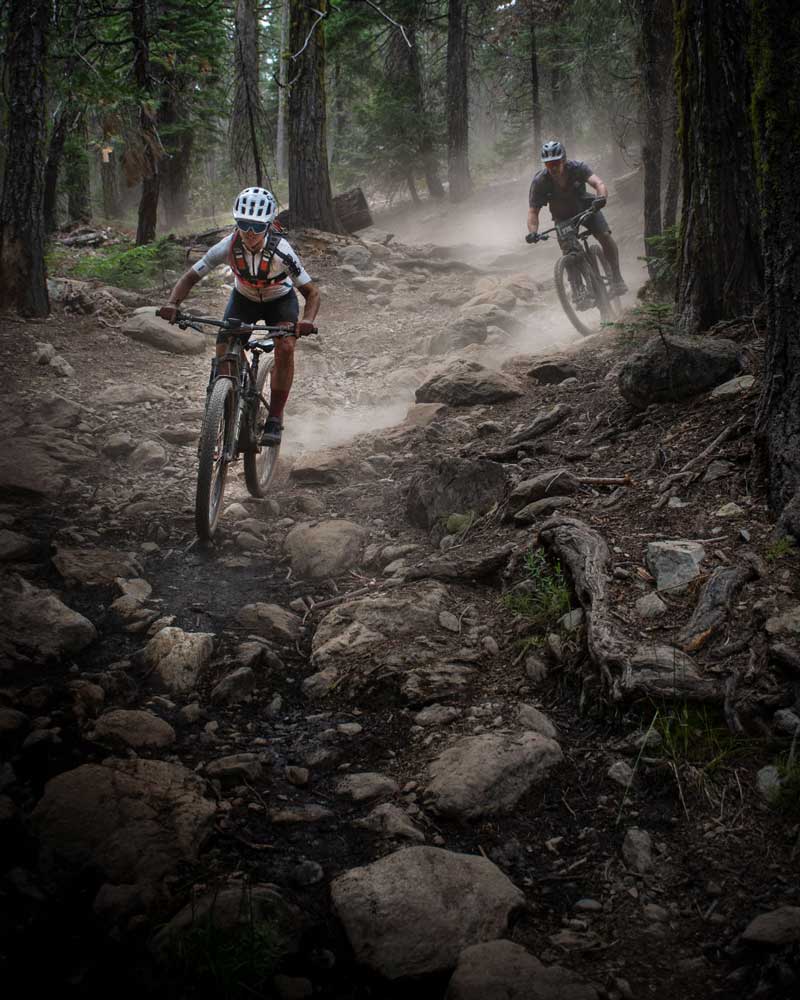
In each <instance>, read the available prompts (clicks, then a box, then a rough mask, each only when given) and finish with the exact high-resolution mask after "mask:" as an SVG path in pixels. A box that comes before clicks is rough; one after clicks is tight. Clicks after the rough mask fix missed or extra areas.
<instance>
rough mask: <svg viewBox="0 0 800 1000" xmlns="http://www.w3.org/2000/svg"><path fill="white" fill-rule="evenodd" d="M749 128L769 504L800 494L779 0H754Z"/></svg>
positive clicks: (787, 53) (798, 205) (795, 41)
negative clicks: (759, 243) (758, 213)
mask: <svg viewBox="0 0 800 1000" xmlns="http://www.w3.org/2000/svg"><path fill="white" fill-rule="evenodd" d="M753 14H754V23H753V37H754V38H755V39H757V40H758V41H757V44H755V45H754V46H753V47H752V50H751V51H752V54H753V69H754V75H755V94H754V100H753V132H754V135H755V137H756V143H755V146H756V150H757V156H758V177H759V186H760V189H761V198H762V206H763V215H762V219H763V233H764V248H765V253H764V258H765V264H766V281H765V284H766V301H767V351H766V370H765V373H764V388H763V391H762V395H761V400H760V405H759V412H758V417H757V421H756V430H757V436H758V440H759V444H760V451H761V454H762V457H763V458H764V459H765V460H766V467H767V470H768V483H769V500H770V506H771V508H772V510H773V512H774V513H776V514H777V513H779V512H780V511H782V510H783V509H784V508H785V507H786V505H787V504H788V503H789V502H790V501H791V499H792V498H793V497H795V498H798V499H797V500H796V501H795V506H796V505H797V503H798V500H800V337H798V329H799V328H800V299H799V298H798V289H800V253H798V235H797V234H798V232H800V202H798V199H797V194H796V192H795V191H794V188H793V185H792V183H791V182H790V181H791V179H792V178H794V177H797V176H798V174H797V171H798V170H800V119H798V115H797V101H796V99H794V100H790V99H789V98H790V94H789V93H787V88H788V89H789V90H793V91H794V93H795V94H796V88H797V77H796V73H797V66H798V65H799V64H800V62H799V61H800V13H798V10H797V7H796V6H794V5H790V4H786V3H784V2H782V0H758V2H755V0H753Z"/></svg>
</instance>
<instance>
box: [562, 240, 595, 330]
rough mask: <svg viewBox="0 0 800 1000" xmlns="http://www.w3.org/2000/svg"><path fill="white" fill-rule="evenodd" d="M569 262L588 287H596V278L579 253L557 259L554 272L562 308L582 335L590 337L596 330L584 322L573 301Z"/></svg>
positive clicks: (564, 255)
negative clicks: (568, 268)
mask: <svg viewBox="0 0 800 1000" xmlns="http://www.w3.org/2000/svg"><path fill="white" fill-rule="evenodd" d="M568 256H572V257H573V258H574V259H573V260H572V261H568ZM569 263H571V264H572V266H573V267H574V268H575V271H576V273H577V274H579V276H580V278H581V280H582V281H583V282H584V284H585V285H586V287H587V288H588V289H592V290H593V289H594V279H593V275H592V274H591V268H590V267H589V265H588V263H587V262H586V261H585V260H584V259H583V257H582V256H580V255H578V254H572V255H567V254H563V255H562V256H561V257H559V258H558V260H557V261H556V266H555V270H554V274H553V276H554V278H555V283H556V294H557V295H558V301H559V302H560V303H561V308H562V309H563V310H564V312H565V313H566V315H567V319H568V320H569V321H570V323H572V325H573V326H574V327H575V329H576V330H577V331H578V333H579V334H580V335H581V336H582V337H590V336H591V335H592V334H593V333H595V331H594V330H593V329H592V328H591V327H590V326H587V324H586V323H584V322H583V320H582V319H581V318H580V316H579V315H578V313H577V311H576V309H575V306H574V304H573V302H572V285H571V284H570V280H569V274H568V272H567V267H568V265H569Z"/></svg>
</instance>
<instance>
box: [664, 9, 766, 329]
mask: <svg viewBox="0 0 800 1000" xmlns="http://www.w3.org/2000/svg"><path fill="white" fill-rule="evenodd" d="M748 6H749V0H726V2H725V4H724V11H725V16H724V17H720V16H719V15H720V3H719V2H718V0H678V3H677V4H676V8H675V9H676V24H675V31H676V45H677V58H676V71H677V98H678V110H679V114H680V130H679V131H680V134H681V140H682V146H681V154H682V163H683V211H682V216H683V218H682V228H683V231H682V241H681V246H680V250H679V261H678V290H677V310H678V323H679V327H680V329H681V330H682V331H683V332H684V333H696V332H698V331H700V330H706V329H708V327H710V326H712V325H713V324H714V323H716V322H717V321H718V320H721V319H732V318H734V317H736V316H741V315H742V314H743V313H749V312H752V310H753V307H754V306H755V304H756V303H757V302H759V301H760V300H761V298H762V296H763V284H762V282H763V267H762V259H761V246H760V244H761V240H760V224H759V218H758V212H757V208H756V199H755V197H754V192H755V188H756V184H755V167H754V162H753V149H752V142H751V139H750V123H749V121H748V115H747V112H748V107H749V104H750V96H751V78H750V72H749V69H748V66H747V61H746V47H745V44H744V41H745V40H746V39H747V38H748V37H749V28H750V24H749V21H750V18H749V9H748Z"/></svg>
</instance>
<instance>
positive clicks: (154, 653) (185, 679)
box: [143, 626, 214, 695]
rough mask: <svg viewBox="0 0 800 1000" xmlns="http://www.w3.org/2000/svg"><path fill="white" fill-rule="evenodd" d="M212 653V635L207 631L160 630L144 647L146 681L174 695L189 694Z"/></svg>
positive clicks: (170, 628)
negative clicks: (148, 672) (146, 670)
mask: <svg viewBox="0 0 800 1000" xmlns="http://www.w3.org/2000/svg"><path fill="white" fill-rule="evenodd" d="M213 650H214V636H213V634H211V633H210V632H184V631H183V629H180V628H173V627H171V626H168V627H167V628H162V629H161V630H160V631H159V632H156V634H155V635H154V636H153V638H152V639H151V640H150V641H149V642H148V644H147V645H146V646H145V648H144V653H143V659H144V665H145V667H147V668H148V669H149V671H150V675H149V678H150V682H151V683H152V684H153V685H154V686H155V687H156V688H159V689H161V690H164V691H169V692H170V693H172V694H176V695H181V694H187V693H188V692H189V691H193V690H194V688H195V686H196V684H197V681H198V678H199V677H200V675H201V674H202V673H203V671H204V670H205V669H206V667H207V666H208V664H209V663H210V661H211V654H212V652H213Z"/></svg>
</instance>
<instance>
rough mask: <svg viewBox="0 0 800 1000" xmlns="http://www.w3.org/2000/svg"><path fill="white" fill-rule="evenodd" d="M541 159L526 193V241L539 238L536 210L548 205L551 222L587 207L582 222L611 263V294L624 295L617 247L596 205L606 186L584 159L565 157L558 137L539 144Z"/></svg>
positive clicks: (600, 203) (602, 201) (602, 200)
mask: <svg viewBox="0 0 800 1000" xmlns="http://www.w3.org/2000/svg"><path fill="white" fill-rule="evenodd" d="M542 163H543V164H544V169H543V170H540V171H539V172H538V173H537V174H536V175H535V176H534V178H533V182H532V183H531V189H530V192H529V194H528V206H529V207H528V236H527V237H526V239H527V241H528V242H529V243H536V242H537V240H538V238H539V235H538V234H539V210H540V209H541V208H543V207H544V206H545V205H549V207H550V214H551V215H552V217H553V221H554V222H563V221H564V220H565V219H571V218H572V217H573V216H574V215H578V214H579V213H580V212H584V211H586V209H587V208H591V209H592V212H593V213H594V214H593V215H588V216H587V217H586V218H585V219H584V220H583V223H584V225H585V226H586V228H587V229H588V230H589V232H590V233H591V234H592V236H594V237H595V239H596V240H597V242H598V243H599V244H600V246H601V247H602V248H603V253H604V254H605V255H606V260H607V261H608V263H609V266H610V267H611V280H612V284H611V288H610V289H609V291H610V293H611V295H624V294H625V293H626V292H627V291H628V286H627V285H626V284H625V282H624V281H623V278H622V274H621V273H620V270H619V250H618V249H617V244H616V243H615V242H614V240H613V239H612V237H611V230H610V229H609V226H608V223H607V222H606V219H605V216H604V215H603V213H602V212H601V211H600V209H601V208H602V207H603V206H604V205H605V203H606V199H607V198H608V188H607V187H606V186H605V184H604V183H603V181H602V180H601V179H600V178H599V177H598V176H597V174H596V173H594V171H593V170H592V168H591V167H590V166H589V164H588V163H584V162H583V161H582V160H568V159H567V153H566V150H565V149H564V146H563V145H562V143H560V142H559V141H558V139H553V140H551V141H550V142H546V143H545V144H544V145H543V146H542ZM587 184H589V185H590V187H593V188H594V189H595V191H596V192H597V195H598V197H596V198H592V197H591V195H589V194H588V193H587V191H586V185H587Z"/></svg>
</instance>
